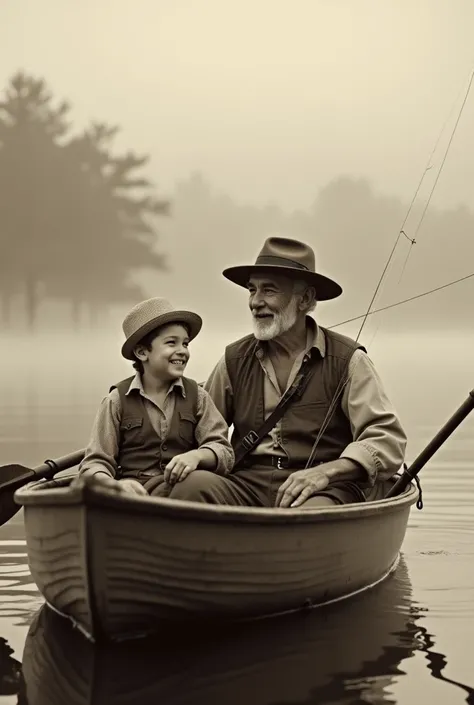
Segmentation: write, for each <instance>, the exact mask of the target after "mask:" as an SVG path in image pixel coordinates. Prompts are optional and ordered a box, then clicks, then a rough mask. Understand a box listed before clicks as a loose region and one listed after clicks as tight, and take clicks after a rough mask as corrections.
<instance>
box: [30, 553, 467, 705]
mask: <svg viewBox="0 0 474 705" xmlns="http://www.w3.org/2000/svg"><path fill="white" fill-rule="evenodd" d="M423 614H424V611H423V609H422V608H421V607H419V606H418V605H416V604H415V603H414V602H413V599H412V590H411V584H410V581H409V577H408V573H407V569H406V566H405V564H404V562H403V560H402V561H401V562H400V565H399V567H398V569H397V571H396V573H395V574H394V575H393V576H392V577H391V578H389V579H388V580H387V581H386V582H385V583H383V584H382V585H380V586H379V587H377V588H375V589H374V590H372V591H370V592H368V593H366V594H363V595H360V596H358V597H357V598H354V599H352V600H350V601H347V602H343V603H340V604H339V605H334V606H332V607H331V608H329V609H327V608H325V609H324V610H315V611H312V612H308V613H306V614H298V615H290V616H288V617H284V618H279V619H276V620H269V621H262V622H260V623H257V624H253V625H251V626H250V625H246V626H245V627H243V626H240V627H233V628H232V629H231V630H229V629H222V628H218V627H211V626H210V625H208V627H206V631H205V634H203V633H202V632H201V633H196V632H195V631H194V632H187V631H183V630H180V631H179V632H177V631H174V632H170V631H166V632H163V633H162V634H161V635H160V636H159V637H158V638H157V637H155V638H153V639H151V638H147V639H143V640H140V641H134V642H128V643H127V642H125V643H123V644H118V645H112V646H109V647H107V648H104V647H102V648H100V649H99V648H97V647H94V645H93V644H91V643H90V642H88V641H87V640H86V639H85V638H84V637H83V636H82V635H81V634H80V633H79V632H77V631H76V630H74V629H73V628H72V627H71V626H70V624H69V622H67V621H66V620H64V619H63V618H61V617H59V616H57V615H56V614H54V613H53V612H51V611H50V610H49V608H47V607H42V608H41V609H40V611H39V612H38V613H37V614H36V615H35V617H34V619H33V622H32V624H31V627H30V630H29V633H28V636H27V639H26V643H25V648H24V654H23V679H24V680H23V683H22V687H21V691H22V692H21V697H22V698H24V700H22V702H28V704H29V705H64V704H65V703H68V704H69V703H70V704H71V705H72V704H74V705H86V704H89V703H92V702H100V703H101V704H102V705H112V704H114V705H116V704H118V703H121V705H132V704H133V705H138V704H140V705H146V704H147V703H150V704H151V703H153V704H155V703H158V702H162V703H166V704H167V705H178V704H179V705H186V704H188V703H189V704H190V703H206V704H207V703H214V702H216V703H217V702H223V703H226V704H227V705H233V704H234V703H235V705H237V704H239V705H242V704H243V703H245V704H246V705H270V704H272V705H279V704H283V703H285V704H286V705H289V704H290V703H292V704H294V705H297V704H298V705H299V704H301V703H324V704H325V705H336V704H339V705H343V704H349V703H381V704H382V703H394V702H395V700H394V699H393V696H392V695H391V685H392V684H393V683H394V680H395V679H396V678H397V676H398V675H400V674H402V673H403V662H404V661H405V660H406V659H409V658H411V657H412V656H413V655H414V653H415V652H416V651H417V650H422V651H425V652H426V655H427V661H426V662H427V666H428V668H429V669H430V671H431V673H432V675H433V676H434V677H436V678H441V679H443V680H447V679H445V678H444V677H443V674H442V670H443V668H444V665H445V660H444V657H443V656H442V655H440V654H437V653H436V652H434V651H433V650H432V647H433V640H432V637H431V636H430V635H429V634H428V633H427V632H426V630H425V629H424V628H423V626H422V620H423ZM448 682H450V683H452V684H453V685H456V686H457V687H459V688H461V689H463V690H464V691H465V693H466V694H467V695H468V698H467V700H466V702H468V703H474V699H473V692H474V691H472V690H471V689H470V688H468V687H467V686H464V685H462V684H458V683H456V682H455V681H448ZM417 700H418V701H419V702H422V701H423V693H422V692H420V693H418V694H417ZM19 702H20V701H19Z"/></svg>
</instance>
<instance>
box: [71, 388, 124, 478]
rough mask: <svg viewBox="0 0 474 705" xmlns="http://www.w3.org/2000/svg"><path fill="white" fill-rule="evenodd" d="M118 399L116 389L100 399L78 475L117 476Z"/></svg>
mask: <svg viewBox="0 0 474 705" xmlns="http://www.w3.org/2000/svg"><path fill="white" fill-rule="evenodd" d="M119 429H120V397H119V393H118V391H117V390H116V389H114V390H113V391H112V392H110V394H108V395H107V396H106V397H105V398H104V399H102V401H101V403H100V406H99V409H98V411H97V414H96V417H95V420H94V424H93V427H92V432H91V436H90V440H89V444H88V446H87V448H86V453H85V456H84V459H83V461H82V463H81V464H80V466H79V475H87V476H88V475H96V474H97V473H99V472H103V473H106V474H107V475H110V476H111V477H115V476H116V474H117V458H118V453H119Z"/></svg>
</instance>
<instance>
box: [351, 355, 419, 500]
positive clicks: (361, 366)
mask: <svg viewBox="0 0 474 705" xmlns="http://www.w3.org/2000/svg"><path fill="white" fill-rule="evenodd" d="M348 377H349V381H348V383H347V384H346V387H345V389H344V394H343V397H342V400H341V404H342V409H343V412H344V413H345V415H346V416H347V418H348V419H349V421H350V424H351V429H352V436H353V439H354V440H353V442H352V443H350V444H349V445H348V446H347V447H346V448H345V450H344V451H343V453H341V458H349V459H351V460H354V461H355V462H357V463H359V464H360V465H361V466H362V467H363V468H364V469H365V470H366V471H367V486H369V487H371V486H373V485H374V484H375V482H376V481H378V480H380V481H384V480H387V479H389V478H390V477H392V475H394V474H395V473H396V472H397V471H398V470H399V469H400V467H401V465H402V464H403V461H404V458H405V451H406V445H407V437H406V434H405V431H404V430H403V428H402V425H401V423H400V420H399V418H398V415H397V413H396V411H395V408H394V406H393V404H392V403H391V402H390V400H389V398H388V396H387V394H386V392H385V390H384V388H383V384H382V381H381V379H380V376H379V375H378V373H377V371H376V369H375V366H374V364H373V362H372V361H371V360H370V358H369V356H368V355H367V354H366V353H365V352H364V351H362V350H356V351H355V352H354V354H353V356H352V358H351V360H350V363H349V370H348ZM361 484H366V483H365V482H364V483H361Z"/></svg>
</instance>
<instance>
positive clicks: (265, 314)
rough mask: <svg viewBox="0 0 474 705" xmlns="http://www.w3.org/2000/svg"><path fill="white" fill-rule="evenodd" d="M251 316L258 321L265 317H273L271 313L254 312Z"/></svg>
mask: <svg viewBox="0 0 474 705" xmlns="http://www.w3.org/2000/svg"><path fill="white" fill-rule="evenodd" d="M253 317H254V318H256V319H257V320H259V321H262V320H265V319H266V318H273V314H272V313H254V315H253Z"/></svg>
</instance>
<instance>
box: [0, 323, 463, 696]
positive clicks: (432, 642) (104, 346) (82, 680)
mask: <svg viewBox="0 0 474 705" xmlns="http://www.w3.org/2000/svg"><path fill="white" fill-rule="evenodd" d="M381 337H382V336H379V337H378V338H377V340H376V341H373V345H372V346H371V355H372V357H373V359H374V360H375V362H376V364H377V366H378V368H379V370H380V372H381V374H382V376H383V378H384V381H385V382H386V386H387V388H388V391H389V394H390V396H391V397H392V398H393V399H394V401H395V403H396V405H397V407H398V409H399V411H400V414H401V416H402V418H403V420H404V422H405V425H406V427H407V430H408V432H409V434H410V444H409V459H410V460H412V459H413V458H414V457H415V455H416V454H417V453H418V452H419V450H420V449H421V448H422V447H423V446H424V445H425V444H426V443H427V442H428V440H429V439H430V438H431V437H432V436H433V435H434V433H435V432H436V431H437V430H438V428H439V427H440V426H441V425H442V424H443V423H444V421H445V420H446V419H447V418H448V417H449V416H450V415H451V413H452V412H453V411H454V410H455V409H456V408H457V406H459V404H460V403H461V402H462V401H463V400H464V398H465V397H466V396H467V393H468V391H469V389H470V388H471V384H472V386H474V380H473V379H472V377H471V379H469V376H470V374H471V370H472V364H471V358H470V354H469V350H470V349H471V345H472V343H473V342H474V341H471V340H466V338H465V337H459V338H458V339H456V340H455V341H454V343H452V344H451V350H452V349H453V348H454V347H455V349H456V355H454V356H452V355H449V359H447V355H446V352H447V351H446V348H445V347H444V346H443V345H442V344H441V343H442V341H440V340H437V338H436V337H432V338H428V337H425V338H419V339H418V340H414V339H411V338H405V339H403V338H398V339H391V340H390V341H388V342H387V339H386V338H385V340H384V341H383V343H382V341H380V342H379V340H380V338H381ZM196 342H197V341H196ZM367 342H370V338H369V340H368V341H367ZM56 343H57V341H55V340H49V341H42V342H41V343H35V344H34V345H30V346H26V347H25V344H24V343H23V345H22V346H21V347H20V349H21V351H22V352H23V355H21V354H20V355H19V356H17V357H16V358H15V359H16V363H15V365H14V367H13V368H12V367H11V365H10V367H9V369H7V370H3V371H2V372H1V373H0V392H1V394H0V458H1V462H2V463H7V462H12V461H17V462H24V463H30V462H31V463H34V464H38V463H39V462H41V461H42V460H44V459H45V458H47V457H57V456H59V455H61V454H63V453H66V452H69V451H71V450H73V449H76V448H79V447H82V446H83V445H84V444H85V442H86V440H87V437H88V434H89V429H90V425H91V422H92V419H93V415H94V413H95V409H96V406H97V404H98V402H99V401H100V398H101V397H102V395H103V394H104V393H105V392H106V391H107V389H108V386H109V385H110V383H112V382H115V381H117V380H118V379H121V378H122V376H124V375H126V374H128V372H129V368H128V367H127V366H126V364H124V363H122V362H121V361H120V360H119V359H117V353H116V344H117V341H116V340H114V339H106V340H105V341H104V342H103V343H101V345H100V348H99V350H98V349H97V346H96V345H93V344H90V343H87V342H84V341H81V342H80V343H79V342H78V341H77V340H76V341H70V342H69V344H68V346H67V347H66V348H62V355H61V359H59V360H58V359H57V358H56V356H55V350H56ZM206 345H209V341H206V340H204V342H203V343H201V346H202V347H201V348H200V349H198V350H195V351H194V353H195V360H194V361H193V364H192V366H191V367H190V369H189V374H190V375H193V376H195V377H196V378H198V379H201V378H203V377H204V376H205V375H206V373H207V371H208V370H209V366H210V364H211V363H212V361H213V360H214V358H212V360H211V361H209V356H207V358H206V357H205V356H204V352H205V347H206ZM52 358H55V359H54V363H52ZM206 359H207V363H204V362H203V360H206ZM427 361H428V362H427ZM473 431H474V413H473V414H472V418H471V417H470V418H468V419H467V420H466V421H465V422H464V424H463V425H462V426H461V427H460V429H458V431H457V432H456V433H455V434H454V435H453V436H452V437H451V438H450V439H449V440H448V441H447V443H446V444H445V446H444V447H443V448H442V449H441V450H440V451H439V452H438V453H437V454H436V456H435V457H434V459H433V460H432V461H431V462H430V464H429V465H427V466H426V467H425V468H424V470H423V471H422V474H421V479H422V485H423V493H424V502H425V507H424V509H423V510H422V511H421V512H420V511H418V510H416V509H415V508H414V509H413V510H412V514H411V518H410V522H409V527H408V531H407V535H406V539H405V543H404V546H403V557H402V560H401V562H400V565H399V567H398V569H397V571H396V573H395V575H394V576H393V577H392V578H391V579H389V580H388V581H386V582H385V583H384V584H383V585H382V586H380V587H379V588H376V589H375V590H373V591H371V592H369V593H367V594H365V595H362V596H360V597H358V598H357V599H354V600H351V601H348V602H346V603H341V604H339V605H337V606H334V607H332V608H331V609H328V610H324V611H314V612H312V613H311V614H308V615H294V616H292V617H289V618H284V619H280V620H276V621H273V622H269V623H265V624H264V623H262V624H260V625H258V626H254V627H252V628H250V629H246V630H245V631H243V630H234V631H233V632H232V633H228V634H208V635H206V639H205V640H204V642H203V638H202V635H200V639H199V641H198V640H197V637H196V635H192V634H179V635H176V634H168V635H166V634H164V635H161V637H160V639H159V640H155V641H154V642H153V643H151V642H149V641H148V642H146V643H143V644H136V645H134V646H133V648H132V649H130V648H129V647H120V648H115V649H114V650H113V651H111V652H97V651H95V650H94V649H93V648H92V647H91V646H90V645H88V644H87V643H86V642H85V641H84V640H83V639H82V637H79V636H78V635H77V634H75V633H73V632H71V630H70V629H69V628H68V627H67V626H66V625H65V624H63V622H62V620H60V619H57V618H56V619H55V618H54V617H52V616H51V615H50V614H48V613H47V612H45V611H44V610H43V611H40V607H41V605H42V599H41V597H40V595H39V594H38V592H37V590H36V587H35V585H34V584H33V583H32V581H31V578H30V575H29V571H28V565H27V559H26V548H25V542H24V538H23V528H22V519H21V514H19V515H17V517H16V518H15V519H14V520H12V521H11V522H9V523H8V524H7V525H5V526H3V527H1V528H0V592H1V598H0V693H1V695H0V705H3V703H26V702H28V703H29V704H30V705H37V704H39V703H48V705H56V703H58V704H61V705H67V704H68V703H71V704H73V703H74V704H75V703H77V704H79V703H84V704H85V703H91V702H93V703H119V702H120V703H121V704H122V705H126V704H127V705H128V704H129V703H137V704H138V703H140V704H141V705H142V704H143V705H144V704H145V703H148V702H150V703H166V705H172V704H174V703H180V704H184V703H200V704H201V703H203V704H204V703H206V704H210V703H214V702H225V703H229V704H233V703H236V704H237V703H239V704H243V703H245V704H246V705H253V704H255V705H266V704H267V703H268V704H269V703H272V704H274V705H277V704H278V705H283V704H285V705H291V704H294V705H296V704H300V703H311V704H313V703H327V704H328V705H329V704H331V705H332V704H336V703H407V704H408V705H411V703H420V702H430V704H431V705H436V704H437V703H439V704H443V705H444V703H446V702H449V703H450V705H456V704H457V703H465V702H469V703H474V675H473V671H472V634H473V631H474V471H473V460H474V433H473ZM27 634H28V636H27ZM21 668H22V671H23V675H22V676H21V678H20V669H21ZM92 672H94V674H95V675H94V683H93V684H92V682H91V673H92ZM112 674H113V675H112ZM117 674H118V675H117ZM25 689H26V692H27V694H28V699H26V695H25ZM19 690H20V694H18V693H19Z"/></svg>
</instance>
